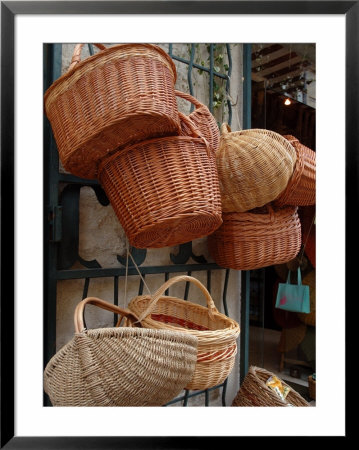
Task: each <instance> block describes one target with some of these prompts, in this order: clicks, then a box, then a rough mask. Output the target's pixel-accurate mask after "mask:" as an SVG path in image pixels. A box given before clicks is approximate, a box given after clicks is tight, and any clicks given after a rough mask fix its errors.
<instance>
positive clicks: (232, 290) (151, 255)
mask: <svg viewBox="0 0 359 450" xmlns="http://www.w3.org/2000/svg"><path fill="white" fill-rule="evenodd" d="M160 46H161V47H162V48H164V49H165V50H166V51H168V45H167V44H160ZM73 48H74V44H64V45H63V61H62V71H63V73H64V72H65V71H66V70H67V68H68V66H69V63H70V60H71V56H72V52H73ZM221 49H223V50H224V46H223V45H222V46H221V47H219V50H217V55H221V53H220V51H221ZM231 50H232V60H233V69H232V76H231V90H230V99H231V101H232V102H233V103H235V105H234V106H233V117H232V124H231V126H232V130H233V131H234V130H238V129H240V126H241V125H240V123H241V117H242V115H241V114H242V101H241V100H242V45H239V44H234V45H231ZM173 54H175V55H177V56H180V57H183V58H186V59H188V58H189V45H188V44H174V45H173ZM88 55H89V53H88V46H87V45H85V46H84V48H83V53H82V57H83V58H86V57H87V56H88ZM208 56H209V54H208V50H207V47H206V44H198V45H196V54H195V62H197V63H198V64H202V63H203V65H205V66H208V65H209V64H208ZM217 63H218V64H221V67H220V69H221V71H222V70H223V69H224V65H225V64H227V60H226V54H225V52H223V59H221V57H220V56H219V57H217ZM175 64H176V68H177V72H178V78H177V83H176V88H177V89H178V90H182V91H184V92H189V85H188V79H187V75H188V74H187V69H188V66H187V65H185V64H183V63H181V62H178V61H175ZM208 81H209V80H208V74H206V73H205V72H202V73H200V71H199V70H197V69H193V75H192V82H193V89H194V96H195V97H196V98H197V99H198V100H200V101H201V102H203V103H204V104H207V105H208V101H209V84H208ZM218 91H219V93H220V95H222V94H223V92H224V88H223V86H220V87H219V88H218ZM225 100H227V98H226V97H224V98H223V101H222V104H220V105H218V106H217V107H216V108H215V111H214V115H215V117H216V119H217V121H218V122H219V123H222V122H224V121H227V120H228V108H227V107H226V106H224V105H223V104H224V103H225ZM178 107H179V110H180V111H182V112H183V113H186V114H188V113H189V108H190V105H189V103H188V102H187V101H184V100H182V99H179V101H178ZM63 170H64V169H63V168H62V167H61V166H60V171H63ZM79 226H80V230H79V235H80V242H79V255H80V256H81V258H83V259H85V260H93V259H96V260H97V261H98V262H99V263H100V264H101V266H102V267H118V266H119V262H118V260H117V255H125V252H126V236H125V233H124V231H123V229H122V227H121V225H120V223H119V221H118V219H117V217H116V216H115V213H114V211H113V209H112V207H111V206H110V205H109V206H107V207H104V206H101V205H100V204H99V203H98V201H97V198H96V195H95V193H94V191H93V190H92V189H91V188H89V187H83V188H82V189H81V194H80V225H79ZM177 252H178V247H177V248H176V247H173V248H169V247H166V248H163V249H149V250H147V256H146V260H145V261H144V263H143V265H149V266H151V265H166V264H171V260H170V254H171V253H175V254H177ZM193 253H194V254H195V255H203V256H204V257H205V258H206V259H207V261H211V258H210V256H209V254H208V250H207V245H206V238H202V239H197V240H195V241H193ZM193 262H194V261H192V259H190V260H189V261H188V263H193ZM76 267H81V266H80V265H79V263H76ZM213 272H214V273H213V277H212V283H211V284H212V297H213V299H214V301H215V303H216V305H217V307H218V308H219V309H220V310H222V311H223V307H222V289H223V283H224V271H223V270H219V271H213ZM172 276H173V275H172ZM193 276H195V277H196V278H198V279H199V280H200V281H202V282H203V283H204V284H206V273H201V272H197V273H193ZM163 282H164V276H163V275H162V276H159V275H151V276H146V284H147V286H148V288H149V289H150V291H151V292H152V293H153V292H154V291H155V290H156V289H157V288H158V287H159V286H160V285H161V284H162V283H163ZM138 284H139V276H131V277H129V278H128V280H127V283H126V290H127V292H126V293H125V280H124V279H120V280H119V304H120V306H127V304H128V302H129V300H130V299H131V298H132V297H134V296H136V295H137V292H138ZM83 286H84V280H66V281H60V282H58V285H57V322H56V341H57V349H59V348H60V347H62V346H63V345H64V344H65V343H66V342H68V341H69V340H70V339H71V337H72V335H73V311H74V308H75V306H76V304H77V303H78V302H79V301H80V300H81V298H82V292H83ZM145 290H146V289H145ZM183 290H184V286H183V285H175V286H173V287H171V290H170V295H173V296H178V297H183ZM144 293H146V292H145V291H144ZM88 295H89V296H95V297H99V298H102V299H104V300H108V301H113V296H114V286H113V278H110V279H107V278H100V279H92V280H91V282H90V285H89V290H88ZM188 299H189V300H190V301H195V302H197V303H199V304H204V299H203V298H202V296H201V295H200V293H199V291H198V289H197V288H196V287H193V288H190V291H189V297H188ZM227 303H228V308H229V315H230V316H231V317H232V318H234V319H235V320H237V321H238V322H239V320H240V316H239V314H240V274H239V272H236V271H231V273H230V277H229V285H228V291H227ZM112 320H113V315H112V314H111V313H108V312H105V311H99V310H97V309H96V308H94V307H92V306H89V307H88V311H87V314H86V322H87V326H88V327H89V328H91V327H102V326H104V327H106V326H111V325H112ZM238 343H239V340H238ZM238 373H239V361H237V362H236V365H235V369H234V370H233V372H232V374H231V376H230V378H229V382H228V388H227V404H230V403H231V401H232V399H233V398H234V395H235V393H236V392H237V390H238V386H239V378H238ZM213 395H214V396H216V395H218V394H213ZM213 401H214V402H216V401H217V403H218V401H219V399H218V398H215V399H214V400H213ZM190 404H191V405H197V404H199V403H198V399H197V400H196V401H195V400H192V401H191V402H190ZM201 404H203V403H201ZM218 404H219V403H218Z"/></svg>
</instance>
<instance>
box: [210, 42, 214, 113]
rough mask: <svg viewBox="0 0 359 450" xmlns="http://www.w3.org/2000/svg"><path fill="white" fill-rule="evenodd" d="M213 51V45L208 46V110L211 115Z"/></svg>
mask: <svg viewBox="0 0 359 450" xmlns="http://www.w3.org/2000/svg"><path fill="white" fill-rule="evenodd" d="M213 65H214V51H213V44H210V46H209V110H210V111H211V113H213V82H214V76H213V74H214V68H213Z"/></svg>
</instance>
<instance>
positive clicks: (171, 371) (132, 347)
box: [44, 297, 198, 406]
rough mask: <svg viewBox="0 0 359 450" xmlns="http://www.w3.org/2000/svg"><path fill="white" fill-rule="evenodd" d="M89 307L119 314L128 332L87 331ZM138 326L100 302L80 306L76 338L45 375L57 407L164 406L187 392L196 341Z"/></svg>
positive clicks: (126, 313) (123, 329)
mask: <svg viewBox="0 0 359 450" xmlns="http://www.w3.org/2000/svg"><path fill="white" fill-rule="evenodd" d="M88 304H93V305H96V306H98V307H100V308H104V309H106V310H108V311H112V312H114V313H117V314H119V315H120V316H121V319H122V318H124V319H125V320H124V324H125V326H124V327H118V328H116V327H114V328H100V329H93V330H87V329H86V328H85V325H84V319H83V313H84V308H85V306H86V305H88ZM135 321H136V318H135V317H134V316H133V314H131V313H130V312H129V311H126V310H122V309H121V308H119V307H117V306H115V305H112V304H110V303H107V302H105V301H104V300H101V299H97V298H93V297H89V298H87V299H85V300H83V301H82V302H81V303H79V305H78V306H77V308H76V310H75V331H76V332H75V336H74V337H73V338H72V339H71V341H70V342H69V343H68V344H66V345H65V346H64V347H63V348H62V349H61V350H59V351H58V352H57V353H56V355H55V356H54V357H53V358H51V360H50V361H49V362H48V364H47V366H46V368H45V371H44V389H45V392H46V393H47V394H48V395H49V398H50V400H51V403H52V405H53V406H162V405H164V404H166V403H167V402H169V401H170V400H172V399H173V398H174V397H176V396H177V395H178V394H179V393H180V392H181V391H182V390H183V388H184V387H185V386H186V384H187V383H188V382H189V381H190V380H191V378H192V376H193V372H194V369H195V365H196V355H197V342H198V340H197V338H196V337H195V336H191V335H188V334H185V333H179V332H178V331H172V330H149V329H143V328H138V327H135V323H134V322H135ZM119 323H121V321H120V322H119Z"/></svg>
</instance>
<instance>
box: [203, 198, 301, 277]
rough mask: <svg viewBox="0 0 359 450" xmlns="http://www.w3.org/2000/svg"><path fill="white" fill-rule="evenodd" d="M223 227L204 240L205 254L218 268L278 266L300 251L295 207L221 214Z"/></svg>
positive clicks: (299, 235) (267, 208)
mask: <svg viewBox="0 0 359 450" xmlns="http://www.w3.org/2000/svg"><path fill="white" fill-rule="evenodd" d="M222 219H223V224H222V225H221V226H220V227H219V228H218V229H217V230H216V231H215V232H214V233H213V234H211V235H210V236H208V238H207V244H208V249H209V252H210V254H211V256H212V258H213V259H214V260H215V262H216V263H217V264H218V265H219V266H222V267H226V268H231V269H236V270H252V269H258V268H261V267H267V266H271V265H274V264H281V263H285V262H288V261H290V260H291V259H293V258H294V257H295V256H296V255H297V254H298V252H299V251H300V246H301V225H300V220H299V217H298V214H297V208H296V207H292V206H290V207H286V208H283V209H276V210H274V209H273V208H272V207H271V205H269V204H268V205H266V207H263V208H258V209H256V210H252V211H250V212H244V213H223V215H222Z"/></svg>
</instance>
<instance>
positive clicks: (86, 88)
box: [45, 44, 180, 178]
mask: <svg viewBox="0 0 359 450" xmlns="http://www.w3.org/2000/svg"><path fill="white" fill-rule="evenodd" d="M83 45H84V44H78V45H77V46H76V47H75V50H74V54H73V57H72V63H71V65H70V68H69V70H68V71H67V73H65V74H64V75H63V76H61V77H60V78H59V79H58V80H56V81H55V82H54V83H53V84H52V85H51V86H50V88H49V89H48V90H47V91H46V93H45V110H46V115H47V117H48V119H49V121H50V123H51V126H52V130H53V132H54V136H55V140H56V143H57V147H58V150H59V155H60V159H61V162H62V164H63V166H64V168H65V169H66V170H67V171H69V172H71V173H72V174H74V175H77V176H79V177H84V178H96V176H97V165H98V161H99V160H100V159H101V158H103V157H104V156H105V155H106V154H108V153H109V152H112V151H114V150H115V149H116V148H118V147H122V146H124V145H130V144H133V143H134V142H138V141H141V140H144V139H149V138H152V137H157V136H166V135H176V134H179V133H180V122H179V117H178V110H177V101H176V95H175V92H174V84H175V81H176V76H177V75H176V68H175V65H174V63H173V61H172V59H171V58H170V57H169V55H167V53H166V52H165V51H164V50H162V49H161V48H160V47H158V46H156V45H151V44H119V45H114V46H112V47H109V48H106V47H105V46H104V45H102V44H95V45H96V46H97V47H99V48H100V49H101V51H100V52H99V53H97V54H95V55H93V56H90V57H89V58H87V59H85V60H84V61H81V62H80V53H81V49H82V47H83Z"/></svg>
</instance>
